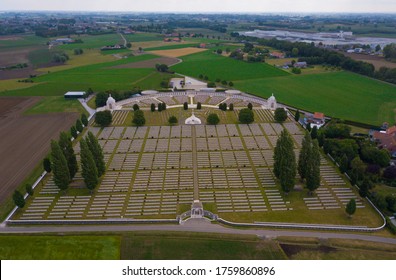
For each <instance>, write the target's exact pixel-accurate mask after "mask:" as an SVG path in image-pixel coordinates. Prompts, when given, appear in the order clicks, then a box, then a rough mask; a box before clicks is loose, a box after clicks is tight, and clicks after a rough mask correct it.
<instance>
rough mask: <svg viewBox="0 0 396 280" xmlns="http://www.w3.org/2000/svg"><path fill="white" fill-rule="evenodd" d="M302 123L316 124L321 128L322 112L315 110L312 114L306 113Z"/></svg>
mask: <svg viewBox="0 0 396 280" xmlns="http://www.w3.org/2000/svg"><path fill="white" fill-rule="evenodd" d="M304 124H305V125H307V124H311V126H312V127H313V126H316V127H317V128H321V127H322V126H323V125H324V124H325V116H324V114H323V113H320V112H315V113H313V114H311V113H306V114H305V118H304Z"/></svg>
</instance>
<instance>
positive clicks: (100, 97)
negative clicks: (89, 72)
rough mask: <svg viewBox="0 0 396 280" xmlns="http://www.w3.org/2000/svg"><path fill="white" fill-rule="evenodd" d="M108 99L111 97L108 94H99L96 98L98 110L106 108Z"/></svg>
mask: <svg viewBox="0 0 396 280" xmlns="http://www.w3.org/2000/svg"><path fill="white" fill-rule="evenodd" d="M108 97H109V95H108V94H107V93H105V92H98V93H97V94H96V97H95V105H96V108H98V107H103V106H105V105H106V101H107V98H108Z"/></svg>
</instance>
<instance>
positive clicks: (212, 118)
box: [206, 113, 220, 125]
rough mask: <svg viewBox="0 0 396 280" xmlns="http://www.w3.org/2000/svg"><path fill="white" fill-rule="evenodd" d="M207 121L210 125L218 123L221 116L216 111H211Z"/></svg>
mask: <svg viewBox="0 0 396 280" xmlns="http://www.w3.org/2000/svg"><path fill="white" fill-rule="evenodd" d="M206 122H207V123H208V124H210V125H216V124H218V123H219V122H220V119H219V116H218V115H217V114H216V113H211V114H209V115H208V117H207V118H206Z"/></svg>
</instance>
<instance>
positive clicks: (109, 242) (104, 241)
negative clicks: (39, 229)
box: [0, 235, 120, 260]
mask: <svg viewBox="0 0 396 280" xmlns="http://www.w3.org/2000/svg"><path fill="white" fill-rule="evenodd" d="M119 247H120V238H119V237H116V236H25V235H22V236H10V235H6V236H0V258H1V259H2V260H116V259H119V256H120V249H119Z"/></svg>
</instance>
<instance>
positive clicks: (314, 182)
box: [305, 140, 320, 194]
mask: <svg viewBox="0 0 396 280" xmlns="http://www.w3.org/2000/svg"><path fill="white" fill-rule="evenodd" d="M305 176H306V187H307V189H308V190H309V193H310V194H312V193H313V192H314V191H315V190H316V189H317V188H319V186H320V151H319V144H318V141H317V140H313V141H312V145H311V147H310V150H309V153H308V163H307V170H306V174H305Z"/></svg>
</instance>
